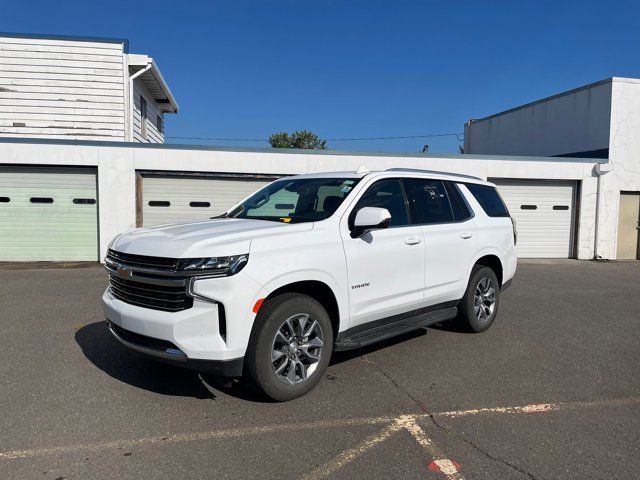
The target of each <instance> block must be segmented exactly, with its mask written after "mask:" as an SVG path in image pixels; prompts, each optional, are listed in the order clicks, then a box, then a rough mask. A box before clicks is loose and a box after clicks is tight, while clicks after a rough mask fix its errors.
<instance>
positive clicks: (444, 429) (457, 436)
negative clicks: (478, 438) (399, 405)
mask: <svg viewBox="0 0 640 480" xmlns="http://www.w3.org/2000/svg"><path fill="white" fill-rule="evenodd" d="M428 417H429V418H430V419H431V422H432V423H433V425H434V426H435V427H436V428H437V429H439V430H440V431H442V432H443V433H446V434H447V435H449V436H451V437H453V438H455V439H458V440H460V441H462V442H464V443H466V444H467V445H469V446H470V447H471V448H473V449H474V450H476V451H478V452H479V453H481V454H482V455H484V456H485V457H487V458H488V459H490V460H493V461H494V462H498V463H502V464H503V465H505V466H507V467H509V468H511V469H513V470H515V471H517V472H519V473H521V474H523V475H526V476H527V477H528V478H530V479H531V480H536V476H535V475H534V474H533V473H531V472H527V471H526V470H524V469H522V468H521V467H518V466H517V465H515V464H513V463H511V462H509V461H507V460H505V459H504V458H500V457H495V456H493V455H491V454H490V453H489V452H487V451H486V450H485V449H483V448H482V447H480V446H479V445H478V444H477V443H475V442H472V441H471V440H469V439H467V438H465V437H464V436H462V435H460V434H459V433H456V432H454V431H453V430H451V429H449V428H447V427H444V426H443V425H440V424H439V423H438V421H437V420H436V418H435V415H433V414H429V415H428Z"/></svg>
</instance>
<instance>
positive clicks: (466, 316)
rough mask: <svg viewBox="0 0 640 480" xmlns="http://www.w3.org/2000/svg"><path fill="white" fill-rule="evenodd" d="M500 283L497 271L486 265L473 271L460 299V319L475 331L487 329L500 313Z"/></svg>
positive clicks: (479, 266) (476, 267) (478, 266)
mask: <svg viewBox="0 0 640 480" xmlns="http://www.w3.org/2000/svg"><path fill="white" fill-rule="evenodd" d="M499 306H500V284H499V283H498V277H497V276H496V274H495V272H494V271H493V270H492V269H491V268H489V267H486V266H484V265H476V266H475V267H473V270H472V271H471V277H470V278H469V284H468V285H467V290H466V292H465V294H464V297H463V298H462V300H461V301H460V305H459V309H460V316H459V318H460V321H461V322H462V324H463V325H464V326H466V327H468V328H469V329H470V330H472V331H474V332H484V331H485V330H487V329H488V328H489V327H490V326H491V324H492V323H493V321H494V320H495V318H496V315H497V314H498V307H499Z"/></svg>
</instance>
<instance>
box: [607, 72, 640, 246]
mask: <svg viewBox="0 0 640 480" xmlns="http://www.w3.org/2000/svg"><path fill="white" fill-rule="evenodd" d="M611 98H612V101H611V134H610V140H609V144H610V146H609V158H610V160H611V164H612V166H613V171H612V172H610V173H607V174H606V175H604V176H603V177H602V184H601V189H602V193H601V197H600V198H601V203H602V210H601V215H600V221H599V224H600V234H599V241H598V255H600V256H602V257H603V258H616V250H617V239H618V210H619V207H620V192H621V191H630V192H638V193H640V80H639V79H633V78H614V79H613V88H612V95H611Z"/></svg>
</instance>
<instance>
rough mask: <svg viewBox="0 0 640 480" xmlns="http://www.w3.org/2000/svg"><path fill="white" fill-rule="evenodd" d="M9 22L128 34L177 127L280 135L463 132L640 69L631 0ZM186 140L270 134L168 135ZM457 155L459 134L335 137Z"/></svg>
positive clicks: (189, 12)
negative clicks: (153, 73)
mask: <svg viewBox="0 0 640 480" xmlns="http://www.w3.org/2000/svg"><path fill="white" fill-rule="evenodd" d="M0 31H5V32H22V33H52V34H66V35H89V36H107V37H124V38H128V39H129V41H130V50H131V52H132V53H145V54H148V55H150V56H152V57H154V58H155V59H156V61H157V62H158V64H159V65H160V68H161V69H162V72H163V74H164V76H165V78H166V80H167V82H168V83H169V85H170V87H171V89H172V91H173V93H174V95H175V96H176V98H177V100H178V102H179V103H180V107H181V111H180V112H179V113H178V115H175V116H167V121H166V125H167V135H168V136H176V137H215V138H250V139H265V138H267V137H268V136H269V135H270V134H271V133H273V132H276V131H292V130H295V129H309V130H313V131H315V132H316V133H318V134H319V135H320V136H321V137H323V138H329V139H332V138H353V137H380V136H406V135H424V134H441V133H461V132H462V131H463V125H464V122H465V121H466V120H467V119H468V118H479V117H482V116H485V115H489V114H491V113H495V112H498V111H501V110H505V109H507V108H510V107H512V106H516V105H520V104H522V103H526V102H528V101H531V100H535V99H537V98H541V97H544V96H547V95H552V94H554V93H558V92H561V91H563V90H567V89H570V88H574V87H577V86H580V85H583V84H586V83H589V82H593V81H597V80H601V79H603V78H606V77H610V76H630V77H640V50H639V49H638V47H639V46H640V4H639V3H638V2H631V1H630V2H616V1H608V2H604V1H599V2H589V1H580V2H573V1H566V2H562V1H553V2H547V1H535V2H534V1H531V2H529V1H515V0H512V1H442V2H427V1H415V2H412V1H386V2H382V1H373V0H369V1H342V2H339V1H315V2H304V1H300V0H299V1H293V0H292V1H267V0H264V1H261V2H257V1H255V2H246V1H228V2H220V1H188V0H185V1H182V2H176V1H175V0H174V1H165V0H156V1H154V2H137V1H116V0H110V1H103V2H91V1H87V0H84V1H62V0H60V1H56V2H52V1H41V2H34V1H29V0H21V1H20V2H7V3H6V4H4V5H3V7H2V15H0ZM167 141H168V142H172V143H208V144H218V145H241V146H267V144H266V143H260V142H239V141H233V142H223V141H207V142H205V141H195V140H178V139H168V140H167ZM424 143H428V144H429V145H430V151H431V152H456V151H457V148H458V145H459V142H458V140H457V139H456V137H455V136H452V137H434V138H425V139H421V138H418V139H403V140H377V141H329V147H330V148H334V149H338V150H377V151H404V152H412V151H420V150H421V148H422V145H423V144H424Z"/></svg>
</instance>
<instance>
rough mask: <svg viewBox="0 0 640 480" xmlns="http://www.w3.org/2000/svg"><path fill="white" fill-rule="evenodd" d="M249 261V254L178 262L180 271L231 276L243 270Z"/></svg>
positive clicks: (182, 259) (186, 259)
mask: <svg viewBox="0 0 640 480" xmlns="http://www.w3.org/2000/svg"><path fill="white" fill-rule="evenodd" d="M248 261H249V254H248V253H247V254H244V255H232V256H229V257H208V258H181V259H180V260H178V270H182V271H186V272H202V273H203V274H212V275H220V276H223V275H226V276H229V275H235V274H236V273H238V272H239V271H240V270H242V269H243V268H244V266H245V265H246V264H247V262H248Z"/></svg>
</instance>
